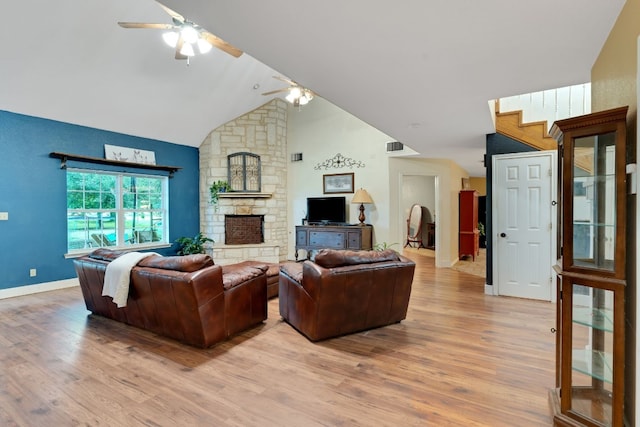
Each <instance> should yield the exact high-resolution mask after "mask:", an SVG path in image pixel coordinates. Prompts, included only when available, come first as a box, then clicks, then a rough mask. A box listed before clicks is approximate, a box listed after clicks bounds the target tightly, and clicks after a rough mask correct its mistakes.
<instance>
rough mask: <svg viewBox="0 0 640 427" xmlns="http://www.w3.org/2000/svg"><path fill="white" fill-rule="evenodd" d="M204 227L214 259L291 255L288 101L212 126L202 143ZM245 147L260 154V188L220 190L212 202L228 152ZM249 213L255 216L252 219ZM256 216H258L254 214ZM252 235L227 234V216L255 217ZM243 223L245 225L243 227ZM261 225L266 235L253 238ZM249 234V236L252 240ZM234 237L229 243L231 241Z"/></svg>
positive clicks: (222, 177) (224, 172)
mask: <svg viewBox="0 0 640 427" xmlns="http://www.w3.org/2000/svg"><path fill="white" fill-rule="evenodd" d="M199 152H200V228H201V230H202V231H203V232H204V234H205V235H206V236H207V237H210V238H212V239H213V240H214V241H215V243H214V244H213V249H212V250H211V252H210V255H211V256H212V257H213V259H214V261H215V263H216V264H219V265H225V264H231V263H235V262H240V261H244V260H256V261H265V262H272V263H277V262H279V261H285V260H286V257H287V240H288V235H289V233H288V228H287V191H286V186H287V103H286V102H285V101H283V100H281V99H274V100H272V101H270V102H268V103H267V104H265V105H263V106H262V107H259V108H257V109H256V110H254V111H251V112H250V113H247V114H245V115H244V116H241V117H238V118H237V119H234V120H232V121H230V122H228V123H226V124H225V125H223V126H221V127H219V128H217V129H215V130H213V131H212V132H211V133H210V134H209V135H208V136H207V138H205V140H204V142H203V143H202V145H201V146H200V150H199ZM241 152H247V153H251V154H255V155H258V156H260V159H261V173H262V188H261V189H260V192H256V193H242V192H229V193H220V194H219V199H218V202H217V203H216V204H215V205H213V204H212V203H211V202H210V200H209V199H210V195H209V187H210V186H211V184H212V183H213V182H214V181H217V180H227V179H228V177H227V172H228V166H227V156H228V155H230V154H235V153H241ZM249 217H251V218H252V219H249ZM254 217H255V218H254ZM256 218H259V219H260V225H255V224H253V225H251V227H252V228H255V230H254V232H253V237H251V238H250V239H249V238H247V237H246V236H238V235H236V232H235V231H234V232H233V234H234V236H232V239H231V240H229V236H228V234H227V221H228V219H231V221H232V222H234V221H236V220H238V219H243V220H248V221H256ZM243 228H244V227H243ZM258 229H260V231H261V234H262V239H261V240H258V239H256V238H255V235H256V234H259V232H258V231H256V230H258ZM248 239H249V240H248ZM230 242H231V243H230Z"/></svg>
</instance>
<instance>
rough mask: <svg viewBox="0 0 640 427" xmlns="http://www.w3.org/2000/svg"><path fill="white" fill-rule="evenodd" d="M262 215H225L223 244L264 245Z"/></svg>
mask: <svg viewBox="0 0 640 427" xmlns="http://www.w3.org/2000/svg"><path fill="white" fill-rule="evenodd" d="M263 224H264V215H225V217H224V242H225V243H226V244H227V245H248V244H255V243H264V232H263Z"/></svg>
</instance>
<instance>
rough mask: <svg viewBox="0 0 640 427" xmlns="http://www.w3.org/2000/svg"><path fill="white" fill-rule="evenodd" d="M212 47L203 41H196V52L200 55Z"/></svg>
mask: <svg viewBox="0 0 640 427" xmlns="http://www.w3.org/2000/svg"><path fill="white" fill-rule="evenodd" d="M212 47H213V46H211V43H209V42H208V41H206V40H205V39H203V38H199V39H198V50H199V51H200V53H207V52H209V51H210V50H211V48H212Z"/></svg>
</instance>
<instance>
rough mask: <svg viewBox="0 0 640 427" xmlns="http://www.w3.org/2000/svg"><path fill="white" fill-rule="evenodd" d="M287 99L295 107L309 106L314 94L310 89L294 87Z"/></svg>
mask: <svg viewBox="0 0 640 427" xmlns="http://www.w3.org/2000/svg"><path fill="white" fill-rule="evenodd" d="M285 99H286V100H287V101H289V102H290V103H291V104H293V105H294V106H295V107H299V106H300V105H306V104H308V103H309V101H311V100H312V99H313V92H311V91H310V90H309V89H305V88H301V87H299V86H294V87H292V88H291V89H289V93H288V94H287V96H286V97H285Z"/></svg>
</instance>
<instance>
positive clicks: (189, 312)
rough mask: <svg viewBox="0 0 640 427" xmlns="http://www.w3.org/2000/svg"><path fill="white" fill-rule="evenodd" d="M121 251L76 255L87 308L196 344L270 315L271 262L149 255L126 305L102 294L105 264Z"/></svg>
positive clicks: (133, 278)
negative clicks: (268, 278)
mask: <svg viewBox="0 0 640 427" xmlns="http://www.w3.org/2000/svg"><path fill="white" fill-rule="evenodd" d="M123 253H124V252H123V251H111V250H109V249H104V248H102V249H97V250H95V251H94V252H92V253H91V254H89V255H87V256H83V257H81V258H77V259H75V260H74V264H75V269H76V272H77V274H78V279H79V281H80V288H81V289H82V295H83V297H84V300H85V304H86V306H87V309H88V310H89V311H91V312H92V313H93V314H96V315H100V316H104V317H108V318H110V319H114V320H117V321H120V322H123V323H126V324H129V325H132V326H136V327H139V328H142V329H146V330H149V331H151V332H154V333H157V334H159V335H163V336H166V337H169V338H173V339H176V340H178V341H181V342H184V343H186V344H190V345H193V346H197V347H210V346H212V345H213V344H215V343H217V342H219V341H222V340H224V339H226V338H228V337H229V336H231V335H233V334H236V333H238V332H241V331H243V330H245V329H248V328H249V327H251V326H254V325H257V324H259V323H261V322H262V321H264V320H265V319H266V318H267V281H266V275H265V272H266V271H267V268H268V266H266V265H255V266H240V265H226V266H224V267H222V266H219V265H214V262H213V260H212V259H211V257H210V256H209V255H204V254H199V255H186V256H170V257H163V256H150V257H148V258H145V259H143V260H142V261H140V262H138V264H137V265H136V266H135V267H133V269H132V270H131V275H130V283H129V294H128V298H127V304H126V306H125V307H122V308H118V307H117V306H116V304H114V303H113V301H112V299H111V297H108V296H102V287H103V283H104V274H105V271H106V268H107V265H108V264H109V263H110V262H111V261H113V260H114V259H116V258H117V257H119V256H121V255H122V254H123Z"/></svg>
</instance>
